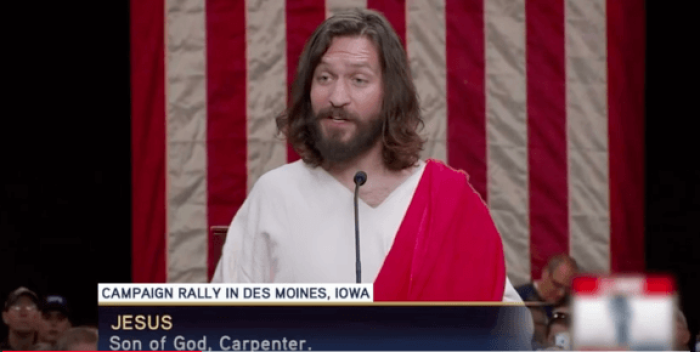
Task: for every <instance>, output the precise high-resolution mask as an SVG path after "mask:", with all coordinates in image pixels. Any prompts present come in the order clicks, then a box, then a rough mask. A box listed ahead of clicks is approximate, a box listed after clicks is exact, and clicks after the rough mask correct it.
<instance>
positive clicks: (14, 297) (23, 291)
mask: <svg viewBox="0 0 700 352" xmlns="http://www.w3.org/2000/svg"><path fill="white" fill-rule="evenodd" d="M22 296H27V297H29V298H31V299H32V301H34V303H35V304H36V305H39V296H37V295H36V293H34V291H32V290H30V289H28V288H26V287H24V286H22V287H19V288H18V289H16V290H14V291H12V292H10V294H9V295H8V296H7V300H6V301H5V310H7V309H8V308H10V307H11V306H13V305H14V304H15V303H17V301H18V300H19V298H20V297H22Z"/></svg>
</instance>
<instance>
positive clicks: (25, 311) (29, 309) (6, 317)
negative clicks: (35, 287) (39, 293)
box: [2, 296, 38, 333]
mask: <svg viewBox="0 0 700 352" xmlns="http://www.w3.org/2000/svg"><path fill="white" fill-rule="evenodd" d="M37 316H38V312H37V306H36V303H34V301H33V300H32V299H31V298H29V297H27V296H20V298H19V299H18V300H17V302H15V304H13V305H11V306H10V307H9V308H8V309H7V310H6V311H4V312H3V313H2V320H3V321H4V322H5V324H7V326H8V327H9V328H10V330H12V331H16V332H19V333H29V332H32V331H36V319H37Z"/></svg>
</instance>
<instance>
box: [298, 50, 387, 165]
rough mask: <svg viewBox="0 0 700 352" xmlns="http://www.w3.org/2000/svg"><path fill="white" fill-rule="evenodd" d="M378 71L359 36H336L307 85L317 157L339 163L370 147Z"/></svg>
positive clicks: (378, 100) (379, 88) (377, 131)
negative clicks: (309, 83) (309, 93)
mask: <svg viewBox="0 0 700 352" xmlns="http://www.w3.org/2000/svg"><path fill="white" fill-rule="evenodd" d="M382 102H383V83H382V68H381V64H380V62H379V54H378V52H377V49H376V48H375V45H374V44H373V43H372V41H371V40H369V39H367V38H365V37H336V38H334V39H333V42H332V43H331V46H330V47H329V48H328V50H327V51H326V53H325V54H324V55H323V57H322V58H321V62H320V63H319V65H318V66H317V67H316V70H315V71H314V76H313V82H312V84H311V107H312V110H313V114H314V117H315V120H314V121H313V122H314V123H313V124H312V125H311V127H312V128H313V130H314V134H315V139H316V140H315V143H316V147H317V149H318V150H319V151H320V152H321V155H322V156H323V157H324V158H325V159H326V160H328V161H330V162H344V161H347V160H350V159H352V158H354V157H357V156H359V155H361V154H362V153H364V152H366V151H367V150H369V149H370V148H372V147H373V146H375V145H376V143H377V141H378V140H379V137H380V136H381V133H382V121H381V118H380V113H381V109H382Z"/></svg>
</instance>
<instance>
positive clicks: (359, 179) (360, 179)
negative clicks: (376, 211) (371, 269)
mask: <svg viewBox="0 0 700 352" xmlns="http://www.w3.org/2000/svg"><path fill="white" fill-rule="evenodd" d="M354 181H355V281H356V282H357V283H358V284H359V283H361V282H362V265H361V264H360V216H359V210H358V207H357V198H358V195H359V194H360V186H362V185H364V184H365V182H367V174H366V173H364V172H362V171H358V172H357V173H356V174H355V178H354Z"/></svg>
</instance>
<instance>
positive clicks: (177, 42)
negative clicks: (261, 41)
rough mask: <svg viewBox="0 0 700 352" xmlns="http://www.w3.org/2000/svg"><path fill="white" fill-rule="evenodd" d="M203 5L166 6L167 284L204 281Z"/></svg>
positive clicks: (172, 2) (173, 1)
mask: <svg viewBox="0 0 700 352" xmlns="http://www.w3.org/2000/svg"><path fill="white" fill-rule="evenodd" d="M205 74H206V35H205V7H204V3H203V2H202V1H198V0H179V1H178V0H168V1H167V2H166V104H167V121H166V124H167V128H166V138H167V142H166V145H167V146H166V149H167V156H166V162H167V168H166V169H167V176H166V192H167V207H168V209H167V233H166V234H164V235H165V236H167V238H168V239H167V244H168V245H167V246H168V248H167V258H168V259H167V260H168V261H167V266H168V269H167V281H170V282H205V281H206V279H207V262H206V260H207V256H206V253H207V244H208V238H207V150H206V148H207V142H206V138H207V110H206V106H207V104H206V79H205Z"/></svg>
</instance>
